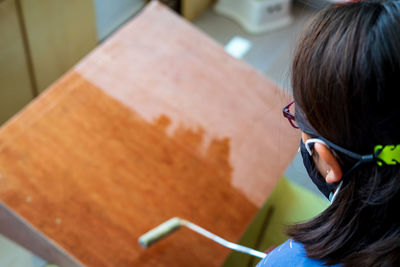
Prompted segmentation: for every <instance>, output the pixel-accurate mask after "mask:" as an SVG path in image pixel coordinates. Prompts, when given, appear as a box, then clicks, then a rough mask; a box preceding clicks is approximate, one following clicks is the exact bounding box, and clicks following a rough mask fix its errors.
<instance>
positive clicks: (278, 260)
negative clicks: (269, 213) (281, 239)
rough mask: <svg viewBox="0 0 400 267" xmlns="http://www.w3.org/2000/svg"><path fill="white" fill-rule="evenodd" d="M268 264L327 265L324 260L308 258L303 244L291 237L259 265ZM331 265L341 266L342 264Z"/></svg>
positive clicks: (258, 265)
mask: <svg viewBox="0 0 400 267" xmlns="http://www.w3.org/2000/svg"><path fill="white" fill-rule="evenodd" d="M267 266H268V267H269V266H273V267H276V266H285V267H291V266H293V267H317V266H319V267H320V266H326V265H324V262H322V261H319V260H315V259H310V258H308V257H307V256H306V251H305V249H304V247H303V244H301V243H297V242H295V241H293V240H292V239H289V240H287V241H286V242H285V243H283V244H282V245H280V246H279V247H277V248H275V249H274V250H272V251H271V252H270V253H268V254H267V256H266V257H265V258H264V259H262V260H261V261H260V262H259V263H258V264H257V267H267ZM330 266H334V267H340V266H341V265H330Z"/></svg>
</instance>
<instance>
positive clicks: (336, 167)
mask: <svg viewBox="0 0 400 267" xmlns="http://www.w3.org/2000/svg"><path fill="white" fill-rule="evenodd" d="M314 150H315V152H317V153H318V155H319V157H320V160H322V161H324V162H325V165H326V166H327V167H328V171H327V175H326V176H325V181H326V182H327V183H336V182H339V181H340V180H341V179H342V176H343V172H342V168H341V167H340V164H339V162H338V161H337V159H336V158H335V156H334V155H333V153H332V151H330V150H329V149H328V148H327V147H326V146H325V145H324V144H321V143H314Z"/></svg>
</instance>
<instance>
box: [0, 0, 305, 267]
mask: <svg viewBox="0 0 400 267" xmlns="http://www.w3.org/2000/svg"><path fill="white" fill-rule="evenodd" d="M288 99H289V97H288V96H286V95H284V94H283V93H282V91H280V90H279V89H278V88H277V87H276V86H275V85H274V84H272V83H271V82H270V81H268V80H267V79H266V78H265V77H263V76H262V75H261V74H259V73H257V72H256V71H255V70H253V69H252V68H251V67H249V66H248V65H246V64H245V63H243V62H242V61H240V60H237V59H234V58H232V57H230V56H229V55H227V54H226V53H225V52H224V51H223V49H222V48H221V47H220V46H219V45H218V44H216V43H215V42H214V41H212V40H211V39H209V38H208V37H206V36H205V35H203V34H202V33H200V32H199V31H197V30H196V29H195V28H194V27H193V26H191V25H190V24H188V23H187V22H185V21H183V20H182V19H180V18H179V17H178V16H177V15H175V14H173V12H171V11H169V10H168V9H167V8H165V7H163V6H162V5H160V4H158V3H157V2H153V3H151V4H149V5H148V7H147V8H146V9H145V10H144V11H143V12H142V13H141V14H140V15H139V16H138V17H136V18H135V19H134V20H133V21H131V22H129V23H128V24H127V25H126V26H125V27H123V28H122V29H121V30H120V31H119V32H118V33H116V34H115V35H113V36H112V37H111V38H110V39H109V40H108V41H106V42H105V43H104V44H102V45H101V46H100V47H99V48H97V49H96V50H95V51H94V52H93V53H91V54H90V55H89V56H88V57H86V58H85V59H84V60H83V61H81V62H80V63H79V64H78V65H77V66H76V67H74V68H73V69H72V70H71V71H70V72H69V73H68V74H67V75H65V76H64V77H63V78H62V79H60V80H59V81H57V82H56V83H55V84H54V85H53V86H52V87H50V88H49V89H48V90H47V91H46V92H45V93H43V94H42V95H41V96H40V97H39V98H38V99H36V100H35V102H33V103H31V104H30V105H29V106H28V107H27V108H26V109H24V110H23V112H21V113H20V114H19V115H18V116H16V117H14V119H13V120H11V121H9V122H8V123H7V124H6V125H5V126H4V127H3V128H2V129H1V130H0V177H1V178H0V200H1V201H2V202H3V204H4V205H5V206H0V208H3V209H4V208H5V207H6V208H7V209H10V210H12V211H13V213H14V214H15V216H16V217H20V219H21V220H22V221H23V222H24V223H25V225H26V227H33V229H35V230H37V233H36V235H40V236H43V237H45V239H46V240H47V242H48V244H49V246H53V247H57V249H58V251H62V252H65V253H66V254H67V255H69V256H70V257H71V258H73V259H76V260H77V261H78V262H79V263H80V264H82V265H85V266H96V267H97V266H219V265H220V264H221V263H222V262H223V261H224V259H225V257H226V256H227V254H228V253H229V250H228V249H225V248H223V247H221V246H220V245H217V244H215V243H213V242H212V241H209V240H206V239H205V238H203V237H201V236H199V235H197V234H196V233H193V232H190V231H189V230H187V229H181V230H179V231H178V232H176V233H174V234H173V235H171V236H170V237H168V238H166V239H164V240H162V241H160V242H159V243H157V244H155V245H154V246H153V247H150V248H149V249H147V250H144V249H143V248H141V247H140V246H139V245H138V243H137V239H138V237H139V236H140V235H141V234H143V233H144V232H146V231H148V230H150V229H151V228H153V227H155V226H157V225H158V224H160V223H162V222H163V221H165V220H167V219H169V218H171V217H174V216H179V217H182V218H185V219H188V220H190V221H193V222H194V223H196V224H199V225H201V226H203V227H205V228H206V229H208V230H210V231H212V232H215V233H217V234H219V235H221V236H223V237H225V238H226V239H228V240H231V241H237V240H238V239H239V237H240V236H241V234H242V233H243V231H244V230H245V229H246V227H247V226H248V224H249V222H250V221H251V219H252V218H253V216H254V215H255V213H256V212H257V210H258V208H259V207H260V206H261V204H262V203H263V201H264V200H265V198H266V197H267V196H268V194H269V192H271V190H272V188H273V186H274V185H275V184H276V182H277V180H278V179H279V177H280V175H281V174H282V173H283V171H284V169H285V168H286V166H287V165H288V164H289V162H290V160H291V158H292V157H293V155H294V154H295V152H296V145H297V142H298V134H297V133H296V132H295V131H293V130H292V129H291V128H290V126H289V125H288V123H287V122H286V121H285V120H284V119H283V118H282V116H281V107H282V106H283V105H284V104H286V103H287V102H286V101H288ZM7 214H8V213H7ZM0 226H1V225H0ZM18 227H22V226H20V225H19V226H18ZM0 230H1V231H2V232H6V231H7V229H0ZM13 230H15V229H13ZM32 240H36V239H32ZM21 242H22V241H21ZM22 243H23V245H25V246H27V247H29V248H31V249H34V248H35V246H34V245H35V244H32V242H30V243H29V242H22ZM36 253H38V254H39V255H41V256H42V257H44V258H46V255H47V254H46V251H45V250H44V249H43V250H40V249H37V251H36ZM52 259H53V261H57V257H56V258H54V257H52ZM60 262H61V261H60ZM64 262H65V261H64ZM55 263H57V262H55Z"/></svg>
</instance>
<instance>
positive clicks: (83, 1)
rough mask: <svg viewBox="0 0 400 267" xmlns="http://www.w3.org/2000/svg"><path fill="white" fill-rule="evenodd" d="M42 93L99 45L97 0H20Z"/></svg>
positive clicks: (38, 84)
mask: <svg viewBox="0 0 400 267" xmlns="http://www.w3.org/2000/svg"><path fill="white" fill-rule="evenodd" d="M19 1H20V3H21V11H22V15H23V20H24V24H25V28H26V35H27V41H28V46H29V50H30V55H31V57H32V65H33V73H34V76H35V81H36V87H37V89H38V91H39V92H42V91H43V90H45V89H46V88H47V87H48V86H49V85H50V84H51V83H52V82H54V81H55V80H56V79H57V78H59V77H60V76H61V75H62V74H64V73H65V72H66V71H67V70H69V69H70V68H71V67H72V66H73V65H74V64H75V63H77V62H78V61H79V60H80V59H81V58H83V57H84V56H85V55H86V54H87V53H89V52H90V51H91V50H92V49H93V48H94V47H95V46H96V44H97V33H96V20H95V14H94V3H93V0H68V1H65V0H35V1H32V0H19Z"/></svg>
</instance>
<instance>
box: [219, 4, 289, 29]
mask: <svg viewBox="0 0 400 267" xmlns="http://www.w3.org/2000/svg"><path fill="white" fill-rule="evenodd" d="M214 10H215V11H216V12H217V13H218V14H221V15H223V16H226V17H229V18H231V19H233V20H235V21H236V22H238V23H239V24H240V25H241V26H242V27H243V28H244V30H245V31H247V32H249V33H252V34H258V33H264V32H266V31H270V30H274V29H277V28H281V27H284V26H287V25H289V24H290V23H291V22H292V15H291V0H218V1H217V3H216V4H215V5H214Z"/></svg>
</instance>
